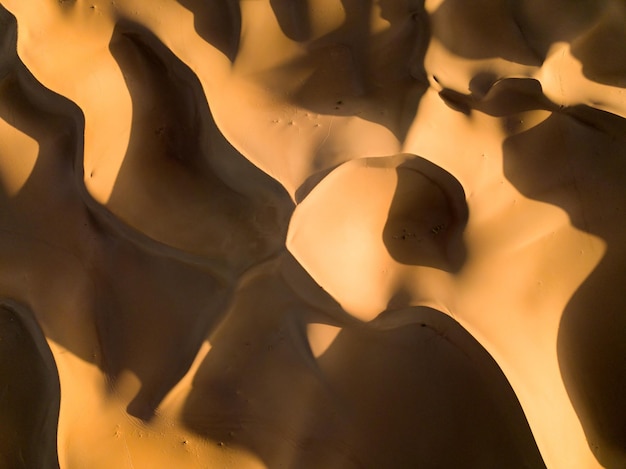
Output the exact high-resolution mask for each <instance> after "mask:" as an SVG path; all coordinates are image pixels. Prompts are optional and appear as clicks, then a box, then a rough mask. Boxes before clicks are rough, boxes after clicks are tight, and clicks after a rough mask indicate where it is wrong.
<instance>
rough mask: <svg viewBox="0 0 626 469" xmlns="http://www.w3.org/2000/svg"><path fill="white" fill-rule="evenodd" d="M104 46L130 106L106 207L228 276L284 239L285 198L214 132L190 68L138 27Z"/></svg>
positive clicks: (288, 205) (123, 26) (118, 31)
mask: <svg viewBox="0 0 626 469" xmlns="http://www.w3.org/2000/svg"><path fill="white" fill-rule="evenodd" d="M110 50H111V53H112V55H113V57H114V58H115V60H116V61H117V62H118V64H119V66H120V69H121V70H122V73H123V74H124V77H125V81H126V85H127V87H128V90H129V92H130V96H131V99H132V103H133V115H132V127H131V134H130V139H129V142H128V148H127V151H126V154H125V156H124V162H123V164H122V166H121V168H120V170H119V173H118V175H117V178H116V181H115V187H114V189H113V191H112V193H111V196H110V198H109V200H108V202H107V208H108V209H109V210H110V211H111V212H113V213H114V214H115V215H116V216H118V217H119V218H121V219H122V220H124V221H125V222H126V223H127V224H129V225H131V226H133V227H134V228H136V229H137V230H139V231H141V232H143V233H145V234H146V235H148V236H150V237H151V238H153V239H155V240H157V241H159V242H162V243H163V244H166V245H169V246H172V247H174V248H176V249H177V250H179V251H185V252H188V253H190V254H193V255H198V256H202V257H204V258H209V259H219V258H223V257H224V256H223V252H224V250H227V251H229V256H228V258H225V259H223V260H222V261H221V262H223V263H224V264H225V267H226V269H227V270H228V271H229V274H230V275H231V276H232V275H233V274H234V273H237V272H241V271H242V270H245V269H246V268H248V267H250V266H251V265H253V264H254V263H256V262H258V261H259V260H262V259H265V258H267V257H269V256H271V255H272V254H273V253H275V252H276V251H278V250H280V249H281V248H282V246H283V245H284V239H285V236H286V230H287V225H288V220H289V216H290V214H291V211H292V209H293V203H292V202H291V201H290V200H289V196H288V194H287V193H286V191H285V190H284V189H283V188H282V186H280V184H279V183H278V182H277V181H275V180H273V179H272V178H271V177H270V176H268V175H266V174H265V173H263V172H262V171H260V170H259V169H258V168H256V167H255V166H254V165H253V164H252V163H250V162H249V161H248V160H246V159H245V158H244V157H243V156H242V155H241V154H240V153H239V152H237V151H236V150H235V149H234V148H233V147H232V146H231V145H230V144H229V143H228V142H227V141H226V139H225V138H224V137H223V136H222V135H221V133H220V132H219V130H218V129H217V126H216V124H215V121H214V120H213V117H212V115H211V112H210V110H209V106H208V104H207V102H206V98H205V96H204V92H203V89H202V86H201V84H200V82H199V80H198V78H197V77H196V76H195V74H194V73H193V72H192V71H191V70H190V69H189V68H188V67H187V66H186V65H185V64H183V63H182V62H181V61H180V60H179V59H178V58H177V57H176V56H175V55H174V54H173V53H172V52H171V51H170V50H169V49H167V47H165V46H164V45H163V44H162V43H161V42H160V41H158V39H157V38H156V37H155V36H154V35H153V34H152V33H151V32H149V31H148V30H146V29H144V28H142V27H140V26H139V25H136V24H132V23H128V22H124V23H118V24H117V25H116V28H115V31H114V33H113V37H112V39H111V44H110Z"/></svg>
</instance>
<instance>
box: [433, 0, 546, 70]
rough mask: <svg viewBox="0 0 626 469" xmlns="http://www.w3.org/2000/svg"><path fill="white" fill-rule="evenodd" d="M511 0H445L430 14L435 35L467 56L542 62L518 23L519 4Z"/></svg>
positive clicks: (534, 62)
mask: <svg viewBox="0 0 626 469" xmlns="http://www.w3.org/2000/svg"><path fill="white" fill-rule="evenodd" d="M516 3H522V2H515V1H508V0H479V1H473V2H466V1H464V0H444V2H442V3H441V5H440V6H439V7H437V10H435V11H434V12H433V13H432V14H431V15H430V24H431V31H432V36H433V37H434V38H436V39H437V40H439V41H440V42H441V43H442V44H443V45H444V46H445V47H446V49H448V50H449V51H450V52H452V53H453V54H455V55H458V56H460V57H464V58H467V59H475V60H480V59H488V58H496V57H500V58H502V59H504V60H508V61H511V62H514V63H518V64H523V65H541V63H542V62H543V60H544V59H545V54H539V53H537V51H536V50H535V49H534V48H533V47H532V46H531V45H530V44H529V43H528V39H527V38H526V37H525V35H524V29H522V28H521V27H520V25H519V24H518V23H517V18H516V16H515V4H516Z"/></svg>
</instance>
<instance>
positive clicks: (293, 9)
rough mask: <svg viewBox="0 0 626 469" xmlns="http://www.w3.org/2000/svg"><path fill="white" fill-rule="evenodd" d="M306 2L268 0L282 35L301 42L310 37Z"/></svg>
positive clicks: (306, 0)
mask: <svg viewBox="0 0 626 469" xmlns="http://www.w3.org/2000/svg"><path fill="white" fill-rule="evenodd" d="M308 3H309V1H308V0H270V5H272V10H273V11H274V15H275V16H276V20H277V21H278V24H279V25H280V29H281V30H282V31H283V34H284V35H285V36H287V37H288V38H289V39H292V40H294V41H298V42H302V41H306V40H308V39H310V37H311V23H310V21H311V20H310V18H309V8H310V6H309V4H308Z"/></svg>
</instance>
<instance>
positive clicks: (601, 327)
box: [503, 97, 626, 469]
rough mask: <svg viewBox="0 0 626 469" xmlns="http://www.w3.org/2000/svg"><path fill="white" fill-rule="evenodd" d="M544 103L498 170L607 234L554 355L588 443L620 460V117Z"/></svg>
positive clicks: (587, 227)
mask: <svg viewBox="0 0 626 469" xmlns="http://www.w3.org/2000/svg"><path fill="white" fill-rule="evenodd" d="M538 99H540V97H538ZM544 99H545V98H544ZM553 107H554V106H553ZM538 109H542V107H539V108H538ZM543 109H545V107H543ZM548 109H549V110H553V113H552V114H551V115H550V117H548V118H547V119H546V120H544V121H543V122H541V123H540V124H538V125H536V126H535V127H533V128H531V129H529V130H526V131H523V132H520V133H517V134H516V135H512V136H511V137H509V138H508V139H507V140H506V141H505V144H504V148H503V151H504V174H505V176H506V177H507V179H508V180H509V181H510V182H511V183H512V184H513V185H514V186H515V187H516V188H517V189H518V190H519V191H520V192H521V193H522V194H523V195H524V196H526V197H529V198H531V199H535V200H540V201H542V202H546V203H550V204H553V205H556V206H558V207H560V208H562V209H563V210H565V211H566V212H567V214H568V215H569V218H570V221H571V223H572V225H573V226H574V227H576V228H578V229H580V230H583V231H585V232H587V233H590V234H593V235H595V236H597V237H599V238H601V239H602V240H603V241H604V242H605V243H606V252H605V253H604V256H603V257H602V259H601V261H600V263H599V264H598V266H597V267H596V268H595V269H594V270H593V272H592V273H591V274H590V275H589V277H588V278H587V279H585V281H584V283H583V284H582V285H581V286H580V287H579V288H578V290H577V291H576V293H575V294H574V295H573V297H572V298H571V299H570V300H569V302H568V304H567V306H566V308H565V310H564V312H563V315H562V317H561V322H560V327H559V334H558V359H559V365H560V368H561V373H562V377H563V380H564V382H565V385H566V388H567V391H568V394H569V396H570V399H571V401H572V403H573V405H574V408H575V410H576V413H577V414H578V417H579V418H580V420H581V422H582V425H583V429H584V431H585V434H586V436H587V440H588V442H589V446H590V448H591V449H592V451H593V453H594V454H595V456H596V458H597V459H598V461H599V462H600V463H601V464H602V465H603V466H604V467H606V468H611V469H613V468H614V469H617V468H622V467H624V466H625V465H626V401H624V398H623V396H624V395H626V314H624V310H625V308H626V301H625V300H624V295H623V279H624V275H625V274H626V248H624V237H625V236H626V218H625V217H624V211H625V210H626V205H625V201H626V120H624V119H622V118H620V117H618V116H615V115H613V114H610V113H607V112H604V111H600V110H597V109H593V108H591V107H587V106H576V107H572V108H565V109H562V110H560V111H559V110H558V109H556V110H555V109H550V108H548ZM576 255H579V256H584V255H586V254H585V247H584V246H581V250H580V252H579V253H577V254H576ZM571 261H572V262H573V263H575V262H576V259H574V258H572V259H571Z"/></svg>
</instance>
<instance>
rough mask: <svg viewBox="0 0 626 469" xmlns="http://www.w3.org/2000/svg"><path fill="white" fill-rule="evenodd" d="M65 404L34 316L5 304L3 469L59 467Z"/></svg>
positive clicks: (0, 340)
mask: <svg viewBox="0 0 626 469" xmlns="http://www.w3.org/2000/svg"><path fill="white" fill-rule="evenodd" d="M0 14H1V13H0ZM59 405H60V394H59V377H58V374H57V369H56V366H55V363H54V359H53V357H52V353H51V352H50V349H49V348H48V344H47V343H46V340H45V337H44V336H43V334H42V332H41V330H40V329H39V326H38V325H37V322H36V320H35V318H34V316H33V315H32V313H31V312H30V311H27V310H26V309H25V308H24V307H22V306H21V305H17V304H15V303H13V302H8V301H0V466H1V467H3V468H7V469H8V468H11V469H13V468H15V469H31V468H42V469H58V467H59V463H58V456H57V441H56V435H57V421H58V416H59Z"/></svg>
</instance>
